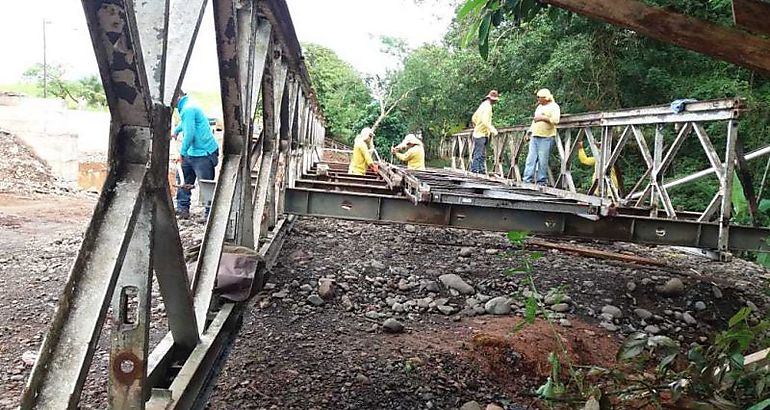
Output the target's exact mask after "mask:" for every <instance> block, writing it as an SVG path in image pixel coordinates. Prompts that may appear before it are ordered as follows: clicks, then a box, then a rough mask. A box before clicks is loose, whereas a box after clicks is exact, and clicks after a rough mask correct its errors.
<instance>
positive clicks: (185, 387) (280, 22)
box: [21, 0, 770, 409]
mask: <svg viewBox="0 0 770 410" xmlns="http://www.w3.org/2000/svg"><path fill="white" fill-rule="evenodd" d="M624 1H627V0H624ZM629 1H630V0H629ZM560 2H568V1H566V0H560ZM212 3H213V10H214V13H213V14H214V16H213V17H214V22H215V31H216V43H217V53H218V60H219V73H220V76H219V82H220V90H221V95H222V108H223V114H224V143H223V156H222V166H221V171H220V173H219V175H218V177H217V185H216V189H215V195H214V200H213V204H212V209H211V214H210V216H209V219H208V221H207V224H206V229H205V233H204V238H203V241H202V244H201V248H200V253H199V257H198V260H197V264H196V265H195V268H194V272H190V273H191V275H190V276H189V278H192V279H191V280H190V279H188V272H187V268H186V266H185V262H184V250H183V248H182V244H181V241H180V237H179V232H178V227H177V225H176V219H175V216H174V209H173V204H172V200H171V193H170V188H169V185H168V178H167V175H168V164H169V162H168V158H169V132H170V129H171V113H172V109H173V102H174V101H175V97H176V96H177V95H178V94H179V92H180V85H181V83H182V79H183V78H184V74H185V71H186V68H187V64H188V62H189V60H190V55H191V52H192V47H193V44H194V42H195V38H196V36H197V32H198V28H199V27H200V23H201V20H202V18H203V15H204V13H203V11H204V8H205V6H206V0H166V1H135V0H83V8H84V11H85V15H86V21H87V23H88V28H89V31H90V34H91V40H92V44H93V47H94V51H95V54H96V57H97V62H98V64H99V69H100V74H101V78H102V82H103V84H104V88H105V93H106V96H107V101H108V104H109V108H110V112H111V115H112V123H111V128H110V134H109V165H110V174H109V176H108V178H107V181H106V182H105V185H104V188H103V190H102V193H101V196H100V198H99V201H98V203H97V205H96V208H95V210H94V214H93V217H92V219H91V222H90V224H89V226H88V228H87V230H86V233H85V237H84V240H83V243H82V246H81V248H80V250H79V252H78V255H77V257H76V260H75V262H74V264H73V267H72V270H71V272H70V276H69V278H68V281H67V283H66V285H65V287H64V289H63V293H62V296H61V297H60V299H59V301H60V302H59V306H58V309H57V311H56V313H55V315H54V317H53V320H52V322H51V328H50V331H49V332H48V334H47V336H46V338H45V340H44V342H43V345H42V347H41V349H40V354H39V357H38V360H37V362H36V364H35V366H34V368H33V370H32V373H31V375H30V378H29V380H28V382H27V385H26V388H25V391H24V394H23V397H22V401H21V407H22V408H24V409H31V408H46V409H60V408H76V407H77V405H78V401H79V398H80V393H81V390H82V388H83V384H84V382H85V379H86V375H87V374H88V370H89V368H90V366H91V362H92V358H93V355H94V351H95V349H96V347H97V343H98V340H99V336H100V334H101V331H102V328H103V326H104V324H105V320H110V322H111V326H110V327H111V334H110V340H111V346H110V363H109V369H108V371H109V380H108V381H107V386H108V393H109V394H108V396H109V405H110V406H111V407H112V408H121V409H124V408H125V409H143V408H153V409H155V408H158V409H160V408H162V409H169V408H178V409H188V408H197V407H202V406H203V405H204V404H205V401H206V393H207V390H208V388H209V387H210V386H211V383H212V380H213V379H214V378H215V377H216V373H217V369H218V367H219V365H220V364H221V361H222V360H223V359H224V358H225V357H226V352H227V346H228V344H229V343H230V340H231V338H232V337H233V336H234V335H235V334H236V333H237V331H238V328H239V325H240V320H241V317H242V313H243V310H244V308H245V304H235V303H230V302H227V301H225V300H221V299H220V298H219V297H218V295H217V294H216V292H215V291H214V289H215V283H216V275H217V271H218V267H219V261H220V258H221V254H222V249H223V245H225V244H235V245H240V246H245V247H249V248H252V249H255V250H257V251H258V252H259V255H260V256H261V258H260V265H259V272H258V275H257V276H256V278H255V283H254V284H253V286H252V288H253V289H257V290H258V289H261V288H262V286H264V283H265V281H266V280H267V272H268V270H269V268H270V266H271V265H272V264H273V263H274V262H275V260H276V258H277V255H278V251H279V250H280V247H281V245H282V243H283V241H284V239H285V237H286V235H287V234H288V233H289V231H290V229H291V226H292V223H293V221H294V216H295V215H311V216H322V217H335V218H345V219H354V220H366V221H384V222H396V223H417V224H433V225H443V226H456V227H462V228H471V229H485V230H498V231H507V230H526V231H530V232H533V233H538V234H544V235H558V236H570V237H578V238H591V239H606V240H619V241H632V242H640V243H650V244H662V245H680V246H688V247H697V248H702V249H709V250H715V251H717V252H721V253H725V252H729V251H737V250H749V251H767V250H770V245H768V244H767V242H766V239H767V238H768V236H769V235H770V230H767V229H761V228H755V227H743V226H732V225H730V224H729V221H730V216H731V211H732V210H731V206H730V201H729V198H730V197H729V193H730V190H731V186H730V184H731V183H732V179H731V178H730V175H732V172H733V168H734V166H735V164H736V163H737V164H738V166H739V167H742V165H741V163H742V158H743V157H744V156H743V155H742V153H741V150H740V140H739V139H738V135H737V131H736V130H737V121H738V117H739V114H740V111H741V109H742V103H741V102H740V101H739V100H729V101H728V100H725V101H713V102H705V103H699V104H691V105H689V106H688V108H687V110H686V111H685V112H683V113H680V114H672V113H670V112H666V111H665V110H662V108H661V107H651V108H643V109H635V110H626V111H621V112H615V113H599V114H586V115H575V116H571V117H569V119H565V121H564V122H563V123H562V126H561V129H562V131H561V132H562V134H561V137H560V139H559V143H558V144H557V147H558V151H559V154H560V156H561V158H562V161H561V167H560V170H559V173H558V175H554V176H555V177H556V179H555V181H554V183H555V187H554V188H546V187H537V186H532V185H528V184H524V183H521V182H520V176H519V174H518V168H519V167H518V163H517V158H518V154H519V152H520V151H521V147H522V142H521V140H520V139H517V138H518V137H517V135H518V134H520V133H521V132H522V131H523V129H522V128H520V127H519V128H516V127H515V128H511V129H506V130H504V133H503V136H502V137H501V138H499V139H497V140H494V141H493V144H492V145H493V146H494V151H493V159H494V166H493V169H492V171H493V172H492V175H490V176H479V175H471V174H469V173H467V172H466V171H464V170H463V168H464V165H463V162H464V158H465V153H466V151H465V149H466V148H467V147H468V146H469V145H468V140H467V135H466V134H458V135H456V136H454V137H453V139H452V140H451V141H452V144H454V149H452V151H453V153H454V157H455V168H456V169H449V170H430V171H424V172H414V171H407V170H405V169H403V168H401V167H396V166H392V165H387V164H383V166H382V168H381V171H380V172H379V173H378V174H376V175H374V174H367V175H364V176H351V175H348V174H347V173H346V172H345V171H346V164H340V163H324V162H323V161H322V156H323V150H324V148H323V147H324V141H325V128H324V120H323V117H322V114H321V112H320V109H319V105H318V103H317V101H316V98H315V95H314V92H313V89H312V87H311V84H310V81H309V78H308V74H307V70H306V68H305V65H304V63H303V60H302V53H301V49H300V46H299V43H298V41H297V38H296V35H295V32H294V27H293V25H292V22H291V18H290V16H289V13H288V9H287V6H286V4H285V2H284V1H283V0H258V1H254V0H213V1H212ZM589 3H590V2H589ZM753 61H754V60H752V62H753ZM709 121H726V124H727V126H726V141H727V142H726V147H727V148H726V153H725V156H724V157H720V156H719V155H718V153H717V152H716V150H715V149H714V148H713V144H712V143H711V142H710V141H711V139H710V136H709V135H708V134H706V131H705V128H704V126H703V124H704V123H705V122H709ZM667 124H679V126H678V127H679V128H678V131H677V132H678V133H677V136H676V138H675V140H674V142H672V143H670V144H669V145H668V146H664V144H663V141H664V139H663V137H662V135H663V134H662V131H660V130H661V129H662V128H663V126H665V125H667ZM596 130H601V131H600V133H601V140H603V141H604V142H605V143H604V144H602V152H596V151H597V150H596V144H595V142H596V140H597V139H599V138H597V137H596V135H598V134H599V132H597V131H596ZM618 130H619V131H618ZM581 135H585V136H586V137H587V138H588V140H589V141H590V145H591V148H592V150H593V151H595V152H594V156H595V157H597V158H598V160H599V161H600V164H601V167H600V172H599V178H598V180H599V183H597V184H596V185H595V186H594V187H592V188H591V189H590V190H589V192H586V193H579V192H577V191H576V189H575V187H574V181H572V178H571V174H570V166H571V161H570V158H571V157H572V155H573V153H574V150H575V141H577V138H578V137H580V136H581ZM692 135H695V136H696V137H697V138H698V139H699V141H700V142H701V144H702V146H703V148H704V150H705V153H706V155H707V156H708V159H709V161H710V163H711V165H712V168H711V169H710V170H704V171H703V173H702V174H703V175H706V174H712V173H713V174H716V176H717V178H718V180H719V187H720V188H719V193H718V194H717V196H716V197H715V198H714V200H713V201H712V204H711V205H709V207H708V209H706V210H703V211H701V212H697V213H696V212H681V211H678V210H675V209H673V206H672V205H671V201H670V197H669V194H668V189H669V188H670V187H671V186H672V184H674V183H679V182H686V181H683V180H682V181H665V180H664V179H663V177H664V175H665V172H666V170H667V169H668V167H669V166H670V165H671V163H672V161H674V156H675V154H676V152H677V150H678V149H679V147H681V143H682V141H684V139H685V138H687V137H688V136H689V137H691V136H692ZM519 137H520V135H519ZM647 138H652V140H653V142H654V143H653V148H652V149H649V148H648V147H647V146H646V145H645V144H646V140H647ZM691 138H692V137H691ZM629 141H636V143H637V145H638V147H639V149H640V150H641V152H642V154H643V157H644V161H645V163H646V164H647V167H648V172H647V174H646V175H645V176H643V177H642V178H641V180H640V182H639V183H638V184H637V185H636V186H635V187H634V189H633V190H632V191H631V192H629V194H627V195H625V196H623V195H620V194H619V193H618V192H616V191H615V190H614V189H613V188H612V186H611V185H609V184H608V183H607V178H606V175H607V172H608V170H609V169H610V168H611V166H612V165H613V164H614V163H615V162H616V161H617V159H618V157H619V156H620V155H621V152H622V150H623V149H624V147H625V146H626V144H627V143H629ZM449 146H451V144H450V145H449ZM506 147H509V149H510V153H509V154H507V156H505V155H503V152H504V151H505V148H506ZM332 148H338V147H335V146H332ZM765 151H766V149H765V150H762V152H761V153H752V154H749V155H746V156H745V158H746V159H750V157H751V156H752V155H755V156H758V155H762V154H764V153H765ZM505 158H507V160H508V161H509V162H510V161H513V162H512V163H509V164H505ZM736 160H737V161H736ZM695 177H697V175H693V176H690V177H687V178H695ZM659 208H662V209H663V211H664V212H659V211H658V209H659ZM663 213H665V215H663ZM714 220H716V221H714ZM153 276H154V277H155V279H156V280H157V285H158V287H159V289H160V292H161V295H162V296H163V299H164V301H165V305H166V312H167V318H168V328H169V332H168V334H166V335H165V336H164V337H163V338H162V340H161V341H160V342H159V343H157V344H153V345H151V344H150V336H149V329H150V302H151V300H150V298H151V288H152V284H153Z"/></svg>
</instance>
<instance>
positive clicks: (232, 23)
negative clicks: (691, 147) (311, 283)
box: [21, 0, 324, 409]
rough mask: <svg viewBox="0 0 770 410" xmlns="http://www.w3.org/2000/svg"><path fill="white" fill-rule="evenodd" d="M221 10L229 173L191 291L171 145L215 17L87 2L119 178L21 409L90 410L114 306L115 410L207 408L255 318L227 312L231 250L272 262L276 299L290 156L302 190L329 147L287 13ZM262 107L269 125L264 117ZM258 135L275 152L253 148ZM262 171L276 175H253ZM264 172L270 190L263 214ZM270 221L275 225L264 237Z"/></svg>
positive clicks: (250, 4)
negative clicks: (88, 399) (213, 383)
mask: <svg viewBox="0 0 770 410" xmlns="http://www.w3.org/2000/svg"><path fill="white" fill-rule="evenodd" d="M212 3H213V10H214V16H213V17H214V22H215V30H216V41H217V53H218V57H219V73H220V89H221V94H222V109H223V110H222V111H223V113H224V123H225V132H224V144H223V150H222V153H223V156H222V158H223V159H222V161H223V162H222V167H221V171H220V174H219V176H218V179H217V185H216V190H215V194H214V200H213V204H212V208H211V213H210V216H209V219H208V222H207V225H206V230H205V234H204V238H203V242H202V244H201V250H200V256H199V259H198V262H197V264H196V267H195V272H194V273H193V274H192V281H190V280H189V279H188V273H187V268H186V266H185V262H184V255H183V249H182V244H181V241H180V237H179V232H178V228H177V225H176V218H175V215H174V209H173V203H172V200H171V193H170V189H169V186H168V165H169V132H170V127H171V110H172V109H173V106H174V104H175V100H176V98H175V97H176V96H177V95H178V94H179V91H180V86H181V84H182V81H183V78H184V74H185V72H186V69H187V64H188V62H189V59H190V55H191V53H192V48H193V45H194V43H195V39H196V36H197V33H198V28H199V27H200V23H201V20H202V18H203V16H204V9H205V7H206V4H207V1H206V0H193V1H189V0H165V1H154V2H147V1H135V0H83V2H82V4H83V9H84V12H85V15H86V21H87V23H88V28H89V31H90V34H91V40H92V43H93V47H94V52H95V54H96V58H97V62H98V64H99V71H100V74H101V78H102V82H103V84H104V89H105V94H106V96H107V102H108V105H109V108H110V113H111V116H112V123H111V127H110V135H109V139H110V143H109V155H108V157H109V165H110V173H109V176H108V178H107V181H106V182H105V185H104V187H103V189H102V193H101V196H100V198H99V201H98V203H97V206H96V208H95V210H94V214H93V217H92V219H91V222H90V224H89V226H88V228H87V230H86V233H85V238H84V240H83V244H82V246H81V248H80V250H79V252H78V255H77V258H76V260H75V263H74V264H73V268H72V270H71V272H70V275H69V278H68V280H67V283H66V285H65V287H64V290H63V294H62V296H61V297H60V299H59V300H60V303H59V306H58V308H57V311H56V313H55V315H54V318H53V321H52V323H51V328H50V330H49V332H48V334H47V335H46V337H45V339H44V341H43V345H42V347H41V349H40V354H39V358H38V360H37V362H36V364H35V366H34V368H33V370H32V373H31V375H30V378H29V380H28V382H27V386H26V388H25V391H24V394H23V397H22V402H21V407H22V408H25V409H31V408H50V409H60V408H76V407H77V403H78V401H79V398H80V393H81V390H82V387H83V383H84V381H85V378H86V375H87V373H88V370H89V367H90V365H91V359H92V357H93V354H94V351H95V349H96V345H97V342H98V340H99V335H100V333H101V330H102V325H103V324H104V321H105V319H106V318H107V312H108V307H109V306H110V305H112V315H111V319H110V320H111V321H112V330H111V332H112V334H111V352H110V368H109V376H110V377H109V405H110V407H112V408H131V409H143V408H145V407H146V406H148V404H149V405H150V406H151V407H160V408H190V406H192V405H194V404H195V403H197V404H200V397H199V394H200V393H201V392H202V391H204V390H205V386H204V384H205V382H206V381H207V380H208V381H210V379H211V376H212V374H213V373H214V371H215V369H214V368H213V367H212V366H213V363H214V361H215V360H216V359H217V357H219V356H220V355H221V353H222V352H223V351H224V349H223V347H224V345H225V344H226V342H227V339H228V337H229V335H231V334H232V332H234V331H236V330H237V327H238V323H239V318H240V314H241V312H242V306H239V305H233V304H228V303H225V304H222V303H219V302H218V301H216V299H217V298H216V294H215V293H214V285H215V282H216V274H217V270H218V266H219V259H220V257H221V253H222V246H223V244H224V243H225V242H231V243H234V244H238V245H242V246H248V247H252V248H255V249H257V250H258V251H259V254H260V255H261V256H262V260H263V262H261V263H260V272H261V276H258V279H257V282H258V283H255V284H254V285H253V288H256V289H258V288H260V287H261V286H262V285H264V276H265V271H266V269H267V268H269V266H270V265H271V264H272V263H274V261H275V257H276V255H277V251H278V249H280V246H281V244H282V242H283V239H284V238H285V235H286V232H287V231H288V229H290V227H291V223H290V220H289V219H286V218H279V215H278V213H277V212H276V208H275V207H276V206H277V205H276V204H278V203H279V202H281V197H282V195H283V191H280V190H279V191H276V190H275V188H274V187H276V168H277V160H278V153H279V148H278V147H279V141H290V142H293V143H294V145H291V149H290V150H286V151H282V152H283V153H284V154H285V156H286V158H287V163H286V168H287V169H289V170H292V172H293V175H294V176H295V177H296V176H297V175H299V174H300V172H301V171H302V170H305V169H309V165H310V164H311V163H312V159H311V158H310V157H311V155H312V154H313V152H316V151H317V147H316V145H318V146H319V147H320V146H323V138H324V129H323V127H324V123H323V119H322V117H321V113H320V110H319V106H318V103H317V101H316V99H315V96H314V95H313V93H312V88H311V87H310V82H309V79H308V75H307V70H306V68H305V67H304V64H303V62H302V58H301V50H300V48H299V43H298V42H297V40H296V36H295V34H294V28H293V26H292V24H291V20H290V17H289V15H288V9H287V8H286V4H285V2H284V1H281V0H268V1H242V0H213V1H212ZM284 90H288V91H287V92H284ZM260 94H261V99H262V104H263V110H262V116H261V117H256V116H255V113H256V112H258V111H257V110H256V106H257V101H258V99H259V96H260ZM295 112H296V113H297V115H296V117H297V118H296V119H295V118H294V117H295ZM292 122H296V123H297V125H296V126H294V124H293V123H292ZM262 124H264V126H261V125H262ZM260 126H261V127H260ZM259 128H262V131H261V134H260V135H261V138H254V137H253V134H254V132H256V130H257V129H259ZM258 158H261V159H262V161H261V163H262V165H261V166H260V167H258V168H256V169H254V164H255V163H259V161H257V159H258ZM267 159H269V161H268V160H267ZM252 172H256V173H258V175H259V176H260V178H259V182H258V183H257V186H256V191H257V192H258V193H259V195H256V198H255V195H254V192H253V189H252V185H251V173H252ZM290 173H291V172H290ZM263 175H264V176H263ZM263 193H267V194H266V195H265V194H263ZM268 200H269V201H270V203H268V202H267V201H268ZM270 209H272V210H273V211H272V212H266V210H270ZM263 215H269V218H270V220H269V221H267V222H268V223H265V224H262V225H260V223H262V218H263V217H264V216H263ZM255 219H256V220H257V221H259V223H258V224H255V223H254V221H253V220H255ZM254 228H259V229H254ZM153 273H154V274H155V277H156V278H157V280H158V285H159V288H160V291H161V294H162V296H163V299H164V302H165V305H166V310H167V317H168V325H169V329H170V332H169V333H168V334H167V335H166V336H165V337H164V338H163V340H162V341H161V342H160V343H159V344H158V345H157V346H150V345H149V321H150V310H149V306H150V302H151V296H150V295H151V292H150V286H151V284H152V275H153Z"/></svg>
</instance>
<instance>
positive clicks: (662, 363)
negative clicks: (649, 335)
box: [658, 352, 679, 371]
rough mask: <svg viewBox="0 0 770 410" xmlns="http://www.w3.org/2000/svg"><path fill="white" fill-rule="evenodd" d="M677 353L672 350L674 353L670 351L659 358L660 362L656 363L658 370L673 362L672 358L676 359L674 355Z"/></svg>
mask: <svg viewBox="0 0 770 410" xmlns="http://www.w3.org/2000/svg"><path fill="white" fill-rule="evenodd" d="M678 354H679V353H678V352H674V353H671V354H669V355H667V356H665V357H663V359H661V360H660V364H659V365H658V371H661V370H664V369H667V368H668V366H669V365H671V363H673V362H674V359H676V356H677V355H678Z"/></svg>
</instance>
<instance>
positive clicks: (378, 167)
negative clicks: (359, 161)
mask: <svg viewBox="0 0 770 410" xmlns="http://www.w3.org/2000/svg"><path fill="white" fill-rule="evenodd" d="M372 171H374V173H376V174H377V173H379V172H380V166H379V165H378V164H372Z"/></svg>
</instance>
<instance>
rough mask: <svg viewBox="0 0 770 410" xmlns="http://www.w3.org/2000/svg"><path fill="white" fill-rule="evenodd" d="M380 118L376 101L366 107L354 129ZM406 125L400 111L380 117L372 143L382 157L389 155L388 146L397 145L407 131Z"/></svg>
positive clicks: (366, 125)
mask: <svg viewBox="0 0 770 410" xmlns="http://www.w3.org/2000/svg"><path fill="white" fill-rule="evenodd" d="M379 118H380V107H379V104H377V103H372V104H370V105H369V107H367V114H366V115H365V116H363V117H361V119H360V120H359V121H358V122H356V124H355V127H356V129H361V128H364V127H368V126H369V125H370V124H373V123H374V122H375V121H376V120H377V119H379ZM407 130H408V129H407V126H406V124H405V123H404V119H403V117H402V116H401V112H400V111H395V112H392V113H391V114H390V115H388V116H386V117H382V119H381V120H380V124H379V130H378V131H377V134H376V137H375V142H374V145H375V147H376V148H377V152H378V153H379V154H380V157H381V158H382V159H385V158H388V157H389V156H390V147H392V146H394V145H398V144H399V143H400V142H401V140H402V139H403V138H404V135H406V133H407Z"/></svg>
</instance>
